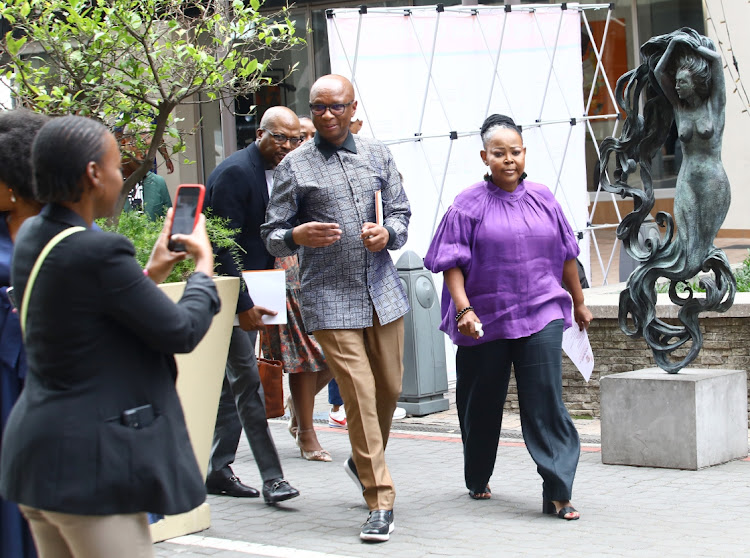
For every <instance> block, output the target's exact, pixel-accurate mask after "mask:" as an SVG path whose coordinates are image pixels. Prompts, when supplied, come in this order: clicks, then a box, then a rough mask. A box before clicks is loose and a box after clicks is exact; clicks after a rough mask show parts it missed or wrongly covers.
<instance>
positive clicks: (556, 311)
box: [424, 180, 580, 346]
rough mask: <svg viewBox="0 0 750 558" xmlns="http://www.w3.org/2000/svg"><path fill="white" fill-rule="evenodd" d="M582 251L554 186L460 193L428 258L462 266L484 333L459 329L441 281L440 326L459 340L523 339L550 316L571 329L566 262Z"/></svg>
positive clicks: (433, 267) (481, 187)
mask: <svg viewBox="0 0 750 558" xmlns="http://www.w3.org/2000/svg"><path fill="white" fill-rule="evenodd" d="M579 252H580V250H579V248H578V243H577V242H576V237H575V235H574V234H573V230H572V229H571V227H570V225H569V224H568V221H567V219H566V218H565V215H564V214H563V212H562V208H561V207H560V204H559V203H558V202H557V200H556V199H555V197H554V195H553V194H552V192H550V190H549V189H548V188H547V187H546V186H544V185H542V184H536V183H534V182H529V181H528V180H524V181H522V182H521V183H520V184H519V185H518V187H517V188H516V189H515V190H514V191H513V192H506V191H505V190H502V189H501V188H498V187H497V186H495V185H494V184H492V183H491V182H486V181H485V182H480V183H478V184H474V185H473V186H470V187H469V188H467V189H466V190H464V191H463V192H461V193H460V194H459V195H458V196H456V199H455V200H454V201H453V205H451V206H450V207H449V208H448V211H447V212H446V213H445V215H444V216H443V220H442V221H441V222H440V225H439V226H438V229H437V231H436V233H435V237H434V238H433V239H432V243H431V244H430V248H429V250H428V251H427V255H426V256H425V259H424V263H425V267H427V269H429V270H430V271H432V272H433V273H439V272H442V271H445V270H447V269H451V268H454V267H458V268H460V269H461V270H462V271H463V274H464V278H465V288H466V295H467V297H468V298H469V302H470V304H471V305H472V306H473V307H474V312H475V313H476V315H477V317H478V318H479V320H480V321H481V322H482V329H483V330H484V337H481V338H480V339H473V338H471V337H468V336H466V335H463V334H461V333H459V331H458V324H457V323H456V320H455V315H456V306H455V305H454V304H453V301H452V299H451V296H450V292H449V291H448V288H447V286H445V285H443V296H442V304H441V310H442V316H443V319H442V323H441V324H440V330H441V331H443V332H445V333H447V334H448V336H449V337H450V338H451V340H452V341H453V343H455V344H456V345H465V346H472V345H479V344H481V343H486V342H487V341H493V340H495V339H519V338H521V337H527V336H529V335H531V334H533V333H536V332H538V331H541V330H542V329H543V328H544V326H546V325H547V324H548V323H550V322H551V321H552V320H557V319H563V320H564V323H565V327H566V328H568V327H570V326H571V324H572V321H571V308H572V302H571V299H570V295H568V293H567V292H566V291H565V289H563V287H562V272H563V264H564V262H566V261H567V260H572V259H574V258H576V257H577V256H578V254H579Z"/></svg>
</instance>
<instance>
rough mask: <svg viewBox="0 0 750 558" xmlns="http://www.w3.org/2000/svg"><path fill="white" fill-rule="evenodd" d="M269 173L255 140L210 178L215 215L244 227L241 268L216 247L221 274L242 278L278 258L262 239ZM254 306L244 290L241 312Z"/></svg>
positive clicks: (239, 238) (208, 189)
mask: <svg viewBox="0 0 750 558" xmlns="http://www.w3.org/2000/svg"><path fill="white" fill-rule="evenodd" d="M265 172H266V171H265V165H264V163H263V158H262V157H261V154H260V151H259V150H258V146H257V145H256V144H255V143H252V144H250V145H249V146H247V147H246V148H245V149H242V150H241V151H237V152H236V153H233V154H232V155H230V156H229V157H227V158H226V159H224V161H222V162H221V163H220V164H219V166H218V167H216V168H215V169H214V171H213V172H212V173H211V176H209V177H208V182H207V185H206V206H207V207H210V208H211V211H212V213H213V214H214V215H217V216H219V217H225V218H228V219H229V226H230V227H232V228H235V229H241V230H240V233H239V234H238V235H237V237H236V238H235V241H236V242H237V244H239V245H240V246H242V248H243V249H244V250H245V252H244V253H243V252H240V263H241V267H238V266H237V263H236V262H235V261H234V260H233V259H232V256H231V255H230V253H229V251H228V250H226V249H223V250H222V249H219V250H216V261H217V263H218V266H217V273H222V274H224V275H231V276H233V277H240V278H241V277H242V271H244V270H251V269H272V268H273V262H274V257H273V256H272V255H271V254H269V253H268V250H266V246H265V244H263V241H262V240H261V238H260V226H261V225H262V224H263V223H265V221H266V206H268V186H267V185H266V174H265ZM241 283H242V281H241ZM242 284H243V285H244V283H242ZM253 306H254V304H253V301H252V299H251V298H250V295H249V294H248V293H247V290H246V289H244V288H242V289H240V296H239V300H238V301H237V312H238V313H239V312H244V311H245V310H248V309H250V308H252V307H253Z"/></svg>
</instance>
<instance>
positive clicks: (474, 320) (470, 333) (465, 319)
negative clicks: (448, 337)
mask: <svg viewBox="0 0 750 558" xmlns="http://www.w3.org/2000/svg"><path fill="white" fill-rule="evenodd" d="M475 324H479V326H480V327H479V328H477V326H476V325H475ZM481 326H482V322H480V321H479V318H478V317H477V315H476V314H475V313H474V311H473V310H469V311H468V312H466V314H464V315H463V316H461V319H460V320H458V331H459V333H462V334H463V335H466V336H467V337H471V338H472V339H479V337H480V335H479V332H480V331H481V330H482V327H481Z"/></svg>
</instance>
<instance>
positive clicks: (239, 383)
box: [206, 107, 300, 504]
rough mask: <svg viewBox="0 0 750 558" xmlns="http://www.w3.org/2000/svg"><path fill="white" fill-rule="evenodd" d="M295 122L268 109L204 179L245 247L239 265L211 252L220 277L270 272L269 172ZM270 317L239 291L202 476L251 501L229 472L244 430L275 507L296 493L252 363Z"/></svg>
mask: <svg viewBox="0 0 750 558" xmlns="http://www.w3.org/2000/svg"><path fill="white" fill-rule="evenodd" d="M299 140H300V124H299V119H298V118H297V116H296V115H295V114H294V112H292V111H291V110H289V109H288V108H286V107H272V108H270V109H268V110H267V111H266V112H265V113H264V115H263V118H262V119H261V121H260V127H259V128H258V132H257V139H256V141H255V142H254V143H253V144H251V145H249V146H248V147H246V148H245V149H243V150H241V151H238V152H237V153H234V154H233V155H231V156H229V157H228V158H227V159H225V160H224V161H223V162H222V163H221V164H220V165H219V166H218V167H216V169H215V170H214V171H213V172H212V173H211V176H209V178H208V185H207V188H206V205H207V207H210V208H211V210H212V212H213V214H214V215H217V216H219V217H225V218H228V219H229V226H230V227H233V228H239V229H241V230H240V233H239V234H238V235H237V238H236V241H237V243H238V244H239V245H240V246H241V247H242V248H243V249H244V250H245V252H244V253H242V254H241V255H240V260H241V261H240V266H241V267H238V265H237V262H235V261H234V259H233V258H232V256H231V254H230V253H229V252H228V251H227V250H218V251H217V252H216V261H217V262H218V263H219V269H218V272H219V273H222V274H225V275H233V276H235V277H241V276H242V271H243V270H252V269H271V268H273V263H274V258H273V256H272V255H270V254H269V253H268V252H267V251H266V248H265V246H264V244H263V241H262V240H261V238H260V226H261V225H262V224H263V222H264V221H265V216H266V206H267V205H268V195H269V193H270V189H271V185H272V179H273V169H274V168H276V165H278V164H279V163H280V162H281V160H282V159H283V158H284V157H285V156H286V154H287V153H289V152H290V151H291V150H292V149H294V148H296V147H297V146H298V145H299ZM272 314H275V312H272V311H271V310H268V309H267V308H263V307H262V306H257V305H255V304H253V301H252V299H251V297H250V295H249V294H248V292H247V290H244V289H241V290H240V296H239V300H238V302H237V318H238V321H239V326H235V327H234V328H233V330H232V339H231V342H230V344H229V356H228V359H227V367H226V375H225V377H224V385H223V387H222V391H221V400H220V401H219V410H218V413H217V417H216V429H215V431H214V441H213V446H212V448H211V458H210V463H209V467H208V477H207V479H206V489H207V490H208V492H209V494H226V495H228V496H236V497H244V498H257V497H258V496H259V493H258V491H257V490H255V489H254V488H251V487H249V486H246V485H244V484H242V483H241V482H240V480H239V479H238V478H237V477H236V476H235V475H234V473H233V472H232V469H231V467H230V465H231V463H233V462H234V459H235V455H236V453H237V445H238V444H239V441H240V436H241V435H242V429H243V428H244V429H245V433H246V435H247V438H248V441H249V442H250V448H251V449H252V451H253V456H254V457H255V462H256V463H257V464H258V468H259V469H260V474H261V477H262V478H263V498H264V500H265V502H266V503H267V504H275V503H276V502H281V501H284V500H288V499H290V498H294V497H296V496H299V492H298V491H297V490H296V489H295V488H293V487H292V486H291V485H290V484H289V483H288V482H287V481H286V480H284V474H283V472H282V470H281V463H280V462H279V456H278V453H277V452H276V446H275V444H274V442H273V438H271V432H270V430H269V428H268V422H267V421H266V410H265V402H264V396H263V391H262V389H261V383H260V376H259V375H258V364H257V361H256V358H255V340H256V336H257V330H259V329H260V328H262V327H263V321H262V318H263V316H264V315H272Z"/></svg>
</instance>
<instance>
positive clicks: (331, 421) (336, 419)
mask: <svg viewBox="0 0 750 558" xmlns="http://www.w3.org/2000/svg"><path fill="white" fill-rule="evenodd" d="M328 426H331V427H333V428H346V411H345V410H344V406H343V405H342V406H341V407H339V410H338V411H330V412H329V413H328Z"/></svg>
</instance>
